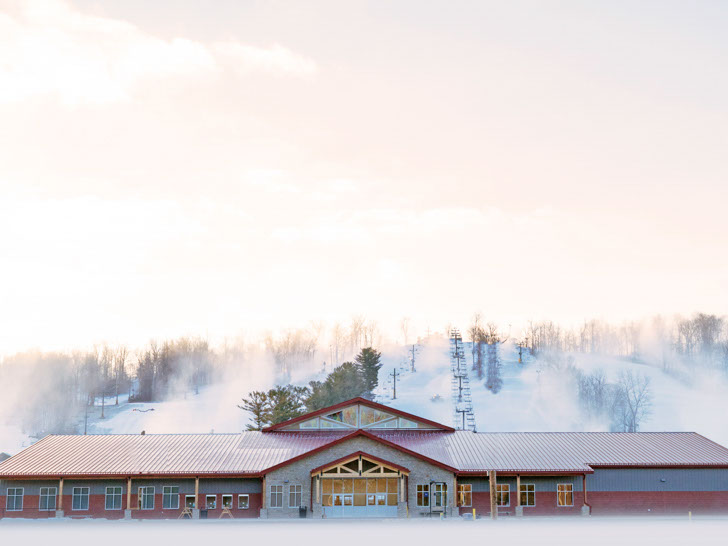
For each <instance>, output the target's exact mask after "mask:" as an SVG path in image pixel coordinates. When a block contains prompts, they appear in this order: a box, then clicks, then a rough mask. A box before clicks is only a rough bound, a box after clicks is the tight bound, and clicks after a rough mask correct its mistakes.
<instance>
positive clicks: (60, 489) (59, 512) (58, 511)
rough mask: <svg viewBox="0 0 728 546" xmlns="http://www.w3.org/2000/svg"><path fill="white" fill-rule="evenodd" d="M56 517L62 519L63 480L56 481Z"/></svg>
mask: <svg viewBox="0 0 728 546" xmlns="http://www.w3.org/2000/svg"><path fill="white" fill-rule="evenodd" d="M56 517H57V518H62V517H63V478H61V479H60V480H58V508H56Z"/></svg>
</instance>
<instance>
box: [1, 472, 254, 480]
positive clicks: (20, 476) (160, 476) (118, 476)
mask: <svg viewBox="0 0 728 546" xmlns="http://www.w3.org/2000/svg"><path fill="white" fill-rule="evenodd" d="M261 476H262V473H260V472H256V473H252V474H251V473H247V474H245V473H239V472H229V473H225V472H205V473H194V472H193V473H189V472H184V473H182V472H170V473H168V474H31V475H23V474H18V475H9V476H0V480H60V479H61V478H63V479H66V480H101V479H104V480H126V479H127V478H131V479H132V480H157V479H164V478H190V479H194V478H260V477H261Z"/></svg>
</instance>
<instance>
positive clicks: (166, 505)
mask: <svg viewBox="0 0 728 546" xmlns="http://www.w3.org/2000/svg"><path fill="white" fill-rule="evenodd" d="M162 509H164V510H178V509H179V487H177V486H176V485H165V486H163V487H162Z"/></svg>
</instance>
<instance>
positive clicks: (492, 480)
mask: <svg viewBox="0 0 728 546" xmlns="http://www.w3.org/2000/svg"><path fill="white" fill-rule="evenodd" d="M488 484H489V485H490V519H498V504H497V503H496V495H495V487H496V475H495V470H491V471H490V472H488Z"/></svg>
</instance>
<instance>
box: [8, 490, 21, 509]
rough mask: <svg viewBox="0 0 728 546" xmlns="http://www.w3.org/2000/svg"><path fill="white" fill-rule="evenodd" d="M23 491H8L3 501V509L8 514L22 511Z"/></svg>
mask: <svg viewBox="0 0 728 546" xmlns="http://www.w3.org/2000/svg"><path fill="white" fill-rule="evenodd" d="M23 490H24V489H23V488H22V487H12V488H9V489H8V491H7V498H6V499H5V509H6V510H7V511H8V512H19V511H21V510H22V509H23Z"/></svg>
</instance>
